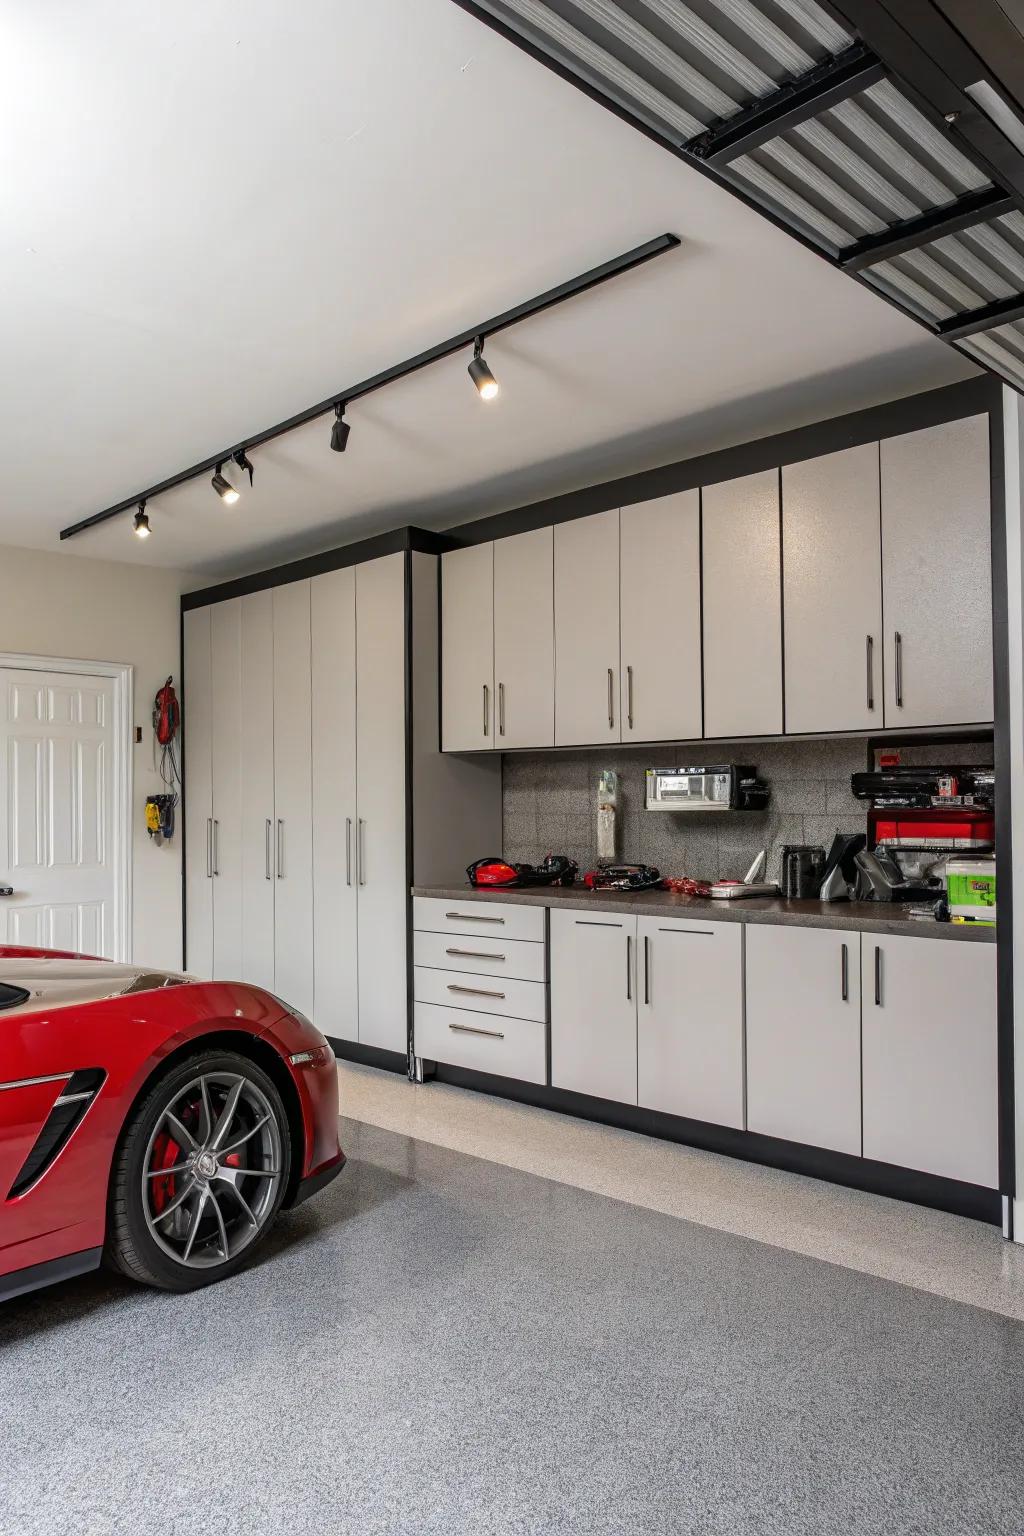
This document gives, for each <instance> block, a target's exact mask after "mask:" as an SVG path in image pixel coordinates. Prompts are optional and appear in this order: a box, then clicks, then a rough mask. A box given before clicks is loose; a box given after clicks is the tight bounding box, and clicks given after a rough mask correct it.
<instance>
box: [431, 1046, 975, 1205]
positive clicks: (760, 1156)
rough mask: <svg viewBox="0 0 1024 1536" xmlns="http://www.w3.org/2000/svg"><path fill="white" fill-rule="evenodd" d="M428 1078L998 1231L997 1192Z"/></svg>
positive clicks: (602, 1107)
mask: <svg viewBox="0 0 1024 1536" xmlns="http://www.w3.org/2000/svg"><path fill="white" fill-rule="evenodd" d="M433 1076H434V1078H435V1079H436V1081H437V1082H441V1083H451V1084H452V1085H453V1086H455V1087H458V1088H471V1089H473V1091H474V1092H476V1093H491V1094H494V1095H495V1096H496V1097H499V1098H503V1099H514V1100H515V1101H516V1102H517V1103H520V1104H533V1105H534V1106H536V1107H537V1108H539V1109H554V1110H557V1111H558V1112H559V1113H560V1114H563V1115H576V1116H577V1117H578V1118H579V1119H582V1120H596V1121H598V1122H599V1123H600V1124H601V1125H612V1126H615V1127H616V1128H617V1129H618V1130H624V1131H638V1132H640V1134H641V1135H644V1136H657V1137H660V1139H661V1140H662V1141H677V1142H680V1143H682V1144H683V1145H684V1146H688V1147H700V1148H701V1150H702V1151H705V1152H719V1153H722V1154H723V1155H724V1156H726V1157H737V1158H740V1159H742V1160H743V1161H744V1162H748V1163H762V1164H764V1165H765V1166H766V1167H769V1168H781V1169H783V1170H784V1171H785V1172H786V1173H801V1174H804V1175H806V1176H807V1177H809V1178H812V1179H825V1180H827V1181H828V1182H829V1183H830V1184H842V1185H845V1186H846V1188H848V1189H862V1190H865V1191H867V1193H868V1194H872V1195H886V1196H888V1197H889V1198H890V1199H893V1200H907V1201H910V1202H912V1203H913V1204H914V1205H925V1206H928V1207H930V1209H932V1210H934V1211H948V1212H950V1213H951V1214H952V1215H954V1216H968V1217H970V1218H971V1219H972V1220H974V1221H984V1222H988V1223H990V1224H991V1225H993V1226H997V1227H998V1226H1001V1225H1002V1220H1003V1209H1002V1198H1001V1196H1000V1194H999V1191H998V1190H995V1189H985V1188H983V1187H982V1186H981V1185H978V1184H962V1183H960V1182H959V1181H958V1180H957V1179H944V1178H939V1177H938V1176H937V1175H936V1174H933V1173H918V1172H916V1171H915V1170H914V1169H912V1168H895V1167H893V1166H892V1165H891V1164H889V1163H876V1162H872V1161H871V1160H870V1159H869V1158H863V1157H851V1156H850V1155H849V1154H848V1153H846V1152H829V1151H827V1150H825V1149H823V1148H820V1147H805V1146H802V1145H801V1144H800V1143H799V1142H794V1141H780V1140H778V1139H777V1138H776V1137H774V1136H762V1135H760V1134H759V1133H758V1132H756V1131H737V1130H734V1129H733V1128H732V1127H731V1126H724V1125H709V1124H707V1123H706V1122H705V1121H703V1120H686V1119H683V1118H681V1117H680V1116H677V1115H666V1114H662V1113H661V1112H660V1111H658V1110H654V1109H639V1108H637V1107H636V1106H635V1105H632V1104H616V1103H614V1102H612V1101H611V1100H609V1099H594V1098H591V1097H590V1096H589V1095H588V1094H584V1093H571V1092H569V1090H568V1089H565V1088H548V1087H544V1086H542V1085H540V1084H537V1083H524V1082H520V1081H519V1080H518V1079H514V1078H507V1077H494V1076H492V1075H491V1074H490V1073H487V1072H472V1071H470V1070H469V1069H468V1068H465V1067H450V1066H445V1065H444V1064H443V1063H441V1062H438V1063H437V1064H436V1065H434V1071H433Z"/></svg>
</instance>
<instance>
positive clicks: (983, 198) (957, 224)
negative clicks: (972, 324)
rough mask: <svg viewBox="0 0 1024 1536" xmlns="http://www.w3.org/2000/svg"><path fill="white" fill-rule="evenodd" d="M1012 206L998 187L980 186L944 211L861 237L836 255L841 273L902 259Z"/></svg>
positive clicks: (1007, 195) (1007, 196)
mask: <svg viewBox="0 0 1024 1536" xmlns="http://www.w3.org/2000/svg"><path fill="white" fill-rule="evenodd" d="M1016 207H1017V203H1016V201H1015V199H1014V198H1012V197H1011V196H1010V195H1009V193H1007V192H1004V191H1003V189H1002V187H983V188H982V190H981V191H980V192H969V193H967V195H966V196H964V197H959V198H957V200H956V202H955V203H947V204H946V206H945V207H944V208H929V209H928V210H927V212H926V213H919V214H917V215H916V216H915V217H914V218H912V219H901V220H900V221H899V222H898V223H896V224H890V225H889V226H888V227H887V228H886V229H883V230H881V231H880V232H879V233H878V234H877V235H865V236H864V238H863V239H861V240H857V241H855V242H854V243H853V245H848V246H847V247H846V248H845V250H842V251H840V252H839V265H840V266H841V267H842V269H843V271H844V272H862V271H863V270H864V268H865V267H873V266H874V265H875V263H876V262H879V261H888V260H889V258H890V257H892V256H902V255H903V253H904V251H912V250H916V249H917V247H918V246H921V245H928V244H929V243H930V242H931V241H932V240H941V239H942V237H943V235H955V234H956V233H957V231H958V230H962V229H970V228H971V226H972V225H973V224H981V223H983V222H985V221H986V220H988V219H998V218H1000V217H1001V216H1002V215H1003V214H1004V213H1012V212H1013V210H1014V208H1016Z"/></svg>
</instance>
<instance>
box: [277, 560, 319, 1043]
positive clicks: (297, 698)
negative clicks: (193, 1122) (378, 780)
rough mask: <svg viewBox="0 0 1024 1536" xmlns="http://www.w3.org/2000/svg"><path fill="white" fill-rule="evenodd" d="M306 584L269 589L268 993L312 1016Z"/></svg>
mask: <svg viewBox="0 0 1024 1536" xmlns="http://www.w3.org/2000/svg"><path fill="white" fill-rule="evenodd" d="M311 758H312V702H311V695H310V638H309V582H308V581H294V582H290V583H289V584H288V585H287V586H284V587H275V588H274V800H275V805H274V853H275V869H276V876H275V879H276V884H275V890H274V895H275V913H274V976H275V984H274V985H275V991H276V992H277V993H278V994H279V995H280V996H281V997H283V998H284V1000H285V1002H286V1003H290V1004H291V1005H292V1006H293V1007H295V1008H298V1009H300V1010H301V1011H302V1012H303V1013H307V1014H311V1013H312V1012H313V791H312V763H311Z"/></svg>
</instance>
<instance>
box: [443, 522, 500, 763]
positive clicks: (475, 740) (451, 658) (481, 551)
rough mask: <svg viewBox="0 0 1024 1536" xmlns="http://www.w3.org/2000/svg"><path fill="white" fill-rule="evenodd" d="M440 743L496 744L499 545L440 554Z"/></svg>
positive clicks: (458, 747) (460, 747) (459, 748)
mask: <svg viewBox="0 0 1024 1536" xmlns="http://www.w3.org/2000/svg"><path fill="white" fill-rule="evenodd" d="M441 677H442V687H441V746H442V750H443V751H445V752H476V751H479V750H480V748H481V747H493V746H494V737H495V731H496V729H497V727H496V724H495V709H494V545H493V544H471V545H470V546H469V547H468V548H466V549H452V550H449V551H448V552H447V553H446V554H444V555H442V556H441Z"/></svg>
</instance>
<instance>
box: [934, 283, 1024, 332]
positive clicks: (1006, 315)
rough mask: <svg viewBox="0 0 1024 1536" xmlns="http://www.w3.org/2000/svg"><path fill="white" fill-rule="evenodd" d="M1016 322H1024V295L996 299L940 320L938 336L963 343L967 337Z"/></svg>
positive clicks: (936, 329)
mask: <svg viewBox="0 0 1024 1536" xmlns="http://www.w3.org/2000/svg"><path fill="white" fill-rule="evenodd" d="M1014 320H1024V295H1021V294H1015V295H1014V296H1013V298H1011V299H996V300H995V302H994V303H992V304H983V305H982V306H981V308H980V309H968V310H964V311H963V312H962V313H960V314H959V315H951V316H950V317H949V319H948V320H940V321H939V322H938V324H937V325H936V327H935V334H936V336H939V337H941V339H942V340H943V341H963V339H964V337H965V336H977V334H978V332H979V331H991V330H993V329H994V328H995V327H996V326H999V325H1009V324H1010V323H1011V322H1012V321H1014Z"/></svg>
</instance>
